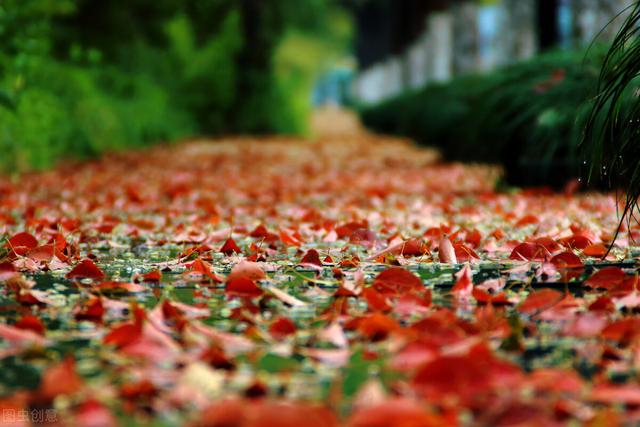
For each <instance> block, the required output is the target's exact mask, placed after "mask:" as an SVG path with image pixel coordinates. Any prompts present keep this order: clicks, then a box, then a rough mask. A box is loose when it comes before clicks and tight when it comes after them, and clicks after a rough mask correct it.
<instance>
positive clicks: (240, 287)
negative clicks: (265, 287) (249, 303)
mask: <svg viewBox="0 0 640 427" xmlns="http://www.w3.org/2000/svg"><path fill="white" fill-rule="evenodd" d="M225 293H226V294H227V295H229V296H231V297H239V298H257V297H260V296H262V294H263V292H262V289H260V287H259V286H258V285H256V284H255V282H254V281H253V280H251V279H247V278H246V277H240V278H239V279H234V280H231V281H230V282H227V285H226V287H225Z"/></svg>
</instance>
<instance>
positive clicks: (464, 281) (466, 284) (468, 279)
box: [451, 264, 473, 298]
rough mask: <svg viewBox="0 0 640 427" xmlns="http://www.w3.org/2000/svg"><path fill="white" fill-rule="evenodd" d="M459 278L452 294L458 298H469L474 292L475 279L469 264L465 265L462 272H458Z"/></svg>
mask: <svg viewBox="0 0 640 427" xmlns="http://www.w3.org/2000/svg"><path fill="white" fill-rule="evenodd" d="M457 276H458V280H456V283H455V284H454V285H453V288H452V289H451V293H452V294H454V295H455V296H456V297H457V298H465V297H468V296H469V295H471V291H472V290H473V279H472V275H471V268H470V267H469V264H465V266H464V267H463V268H462V270H460V271H459V272H458V274H457Z"/></svg>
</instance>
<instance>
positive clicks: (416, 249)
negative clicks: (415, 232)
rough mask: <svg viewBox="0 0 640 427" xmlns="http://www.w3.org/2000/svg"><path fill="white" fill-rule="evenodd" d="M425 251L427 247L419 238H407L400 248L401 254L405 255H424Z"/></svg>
mask: <svg viewBox="0 0 640 427" xmlns="http://www.w3.org/2000/svg"><path fill="white" fill-rule="evenodd" d="M424 253H425V249H424V248H423V246H422V243H421V242H420V241H419V240H417V239H410V240H407V241H406V242H404V243H403V244H402V247H401V248H400V254H401V255H404V256H422V255H424Z"/></svg>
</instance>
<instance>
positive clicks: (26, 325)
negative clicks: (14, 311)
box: [13, 316, 47, 335]
mask: <svg viewBox="0 0 640 427" xmlns="http://www.w3.org/2000/svg"><path fill="white" fill-rule="evenodd" d="M13 326H14V327H16V328H18V329H23V330H26V331H33V332H35V333H36V334H39V335H44V334H45V332H46V330H47V328H46V327H45V326H44V324H43V323H42V320H40V318H38V317H36V316H24V317H23V318H21V319H20V320H18V321H17V322H16V323H15V324H14V325H13Z"/></svg>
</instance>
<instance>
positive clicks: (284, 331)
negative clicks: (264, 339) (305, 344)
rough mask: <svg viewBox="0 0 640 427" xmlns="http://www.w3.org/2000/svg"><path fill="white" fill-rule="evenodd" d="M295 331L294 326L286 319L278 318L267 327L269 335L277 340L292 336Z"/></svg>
mask: <svg viewBox="0 0 640 427" xmlns="http://www.w3.org/2000/svg"><path fill="white" fill-rule="evenodd" d="M296 331H297V328H296V324H295V323H293V322H292V321H291V319H289V318H287V317H278V318H277V319H275V320H274V321H273V322H272V323H271V325H269V333H270V334H271V336H272V337H274V338H275V339H278V340H281V339H283V338H286V337H288V336H289V335H293V334H295V333H296Z"/></svg>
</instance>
